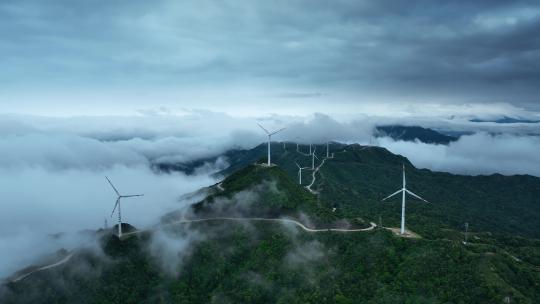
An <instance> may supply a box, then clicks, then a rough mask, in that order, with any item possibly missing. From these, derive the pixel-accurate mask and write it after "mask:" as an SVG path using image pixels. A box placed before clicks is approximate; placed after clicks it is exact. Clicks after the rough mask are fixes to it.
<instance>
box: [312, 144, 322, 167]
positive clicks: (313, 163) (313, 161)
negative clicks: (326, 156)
mask: <svg viewBox="0 0 540 304" xmlns="http://www.w3.org/2000/svg"><path fill="white" fill-rule="evenodd" d="M315 151H317V147H315V149H313V154H311V170H315V158H317V159H318V160H320V159H319V158H318V157H317V155H315Z"/></svg>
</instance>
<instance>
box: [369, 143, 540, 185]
mask: <svg viewBox="0 0 540 304" xmlns="http://www.w3.org/2000/svg"><path fill="white" fill-rule="evenodd" d="M379 144H380V145H381V146H383V147H386V148H387V149H388V150H390V151H392V152H394V153H397V154H401V155H403V156H405V157H407V158H409V160H410V161H411V162H412V163H413V164H414V165H415V166H417V167H420V168H428V169H431V170H435V171H445V172H452V173H457V174H466V175H478V174H494V173H501V174H506V175H513V174H529V175H534V176H539V177H540V166H538V164H539V163H540V154H538V151H539V149H540V137H537V136H519V135H509V134H503V135H489V134H486V133H478V134H474V135H468V136H463V137H461V138H460V139H459V140H458V141H456V142H453V143H450V144H449V145H448V146H445V145H431V144H424V143H420V142H416V143H414V142H401V141H399V142H396V141H393V140H391V139H389V138H383V139H380V140H379Z"/></svg>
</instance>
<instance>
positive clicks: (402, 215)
mask: <svg viewBox="0 0 540 304" xmlns="http://www.w3.org/2000/svg"><path fill="white" fill-rule="evenodd" d="M405 185H406V183H405V165H403V188H401V189H399V190H398V191H396V192H394V193H392V194H390V195H389V196H387V197H385V198H384V199H383V201H384V200H387V199H389V198H391V197H392V196H394V195H396V194H398V193H401V232H400V234H405V193H408V194H410V195H411V196H413V197H416V198H417V199H420V200H422V201H424V202H426V203H429V202H428V201H426V200H425V199H423V198H421V197H420V196H418V195H416V194H414V193H412V192H411V191H409V190H408V189H407V188H406V186H405Z"/></svg>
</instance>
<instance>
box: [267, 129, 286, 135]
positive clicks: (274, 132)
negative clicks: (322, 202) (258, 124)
mask: <svg viewBox="0 0 540 304" xmlns="http://www.w3.org/2000/svg"><path fill="white" fill-rule="evenodd" d="M285 129H286V128H281V129H279V130H277V131H274V132H272V133H270V135H274V134H276V133H279V132H281V131H283V130H285Z"/></svg>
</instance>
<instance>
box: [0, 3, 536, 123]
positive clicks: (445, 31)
mask: <svg viewBox="0 0 540 304" xmlns="http://www.w3.org/2000/svg"><path fill="white" fill-rule="evenodd" d="M0 33H1V37H2V39H1V40H0V58H2V65H1V69H0V92H1V93H0V112H4V113H6V112H9V113H28V114H41V115H63V116H66V115H81V114H91V115H97V114H99V115H103V114H125V113H128V114H129V113H134V112H136V111H137V110H140V109H148V108H156V107H162V106H163V107H168V108H174V109H181V108H202V109H211V110H215V111H224V112H227V113H230V114H235V115H253V114H256V115H259V114H266V113H278V114H306V113H312V112H315V111H319V112H325V113H350V112H351V111H355V112H370V111H371V112H373V113H375V114H381V113H383V112H385V111H389V110H388V109H389V107H388V106H386V107H385V106H381V105H380V104H381V103H384V104H392V103H397V104H399V106H400V107H401V108H400V109H405V110H407V109H409V110H410V111H413V112H414V111H415V109H422V105H425V104H428V105H431V106H434V107H439V106H440V105H446V107H449V109H450V110H449V111H451V109H455V107H456V105H457V106H461V105H466V106H469V108H467V109H469V110H471V108H470V104H486V103H487V104H492V103H497V107H502V108H504V107H509V106H510V107H514V108H517V109H523V108H524V109H525V110H538V109H539V108H540V106H539V105H538V96H539V95H540V85H539V84H540V50H539V47H540V35H539V34H538V33H540V3H539V2H538V1H497V0H489V1H487V0H486V1H480V0H476V1H444V2H439V1H431V0H415V1H389V0H388V1H386V0H379V1H362V0H350V1H348V0H336V1H317V0H309V1H307V0H306V1H290V0H287V1H206V0H198V1H172V0H171V1H167V0H160V1H135V0H129V1H100V0H95V1H71V0H48V1H26V0H13V1H12V0H3V1H1V2H0ZM449 104H452V105H453V106H451V107H450V106H448V105H449ZM390 108H391V106H390ZM439 108H440V107H439ZM411 109H412V110H411ZM476 110H478V109H476ZM397 112H399V111H397ZM480 112H481V109H480Z"/></svg>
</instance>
